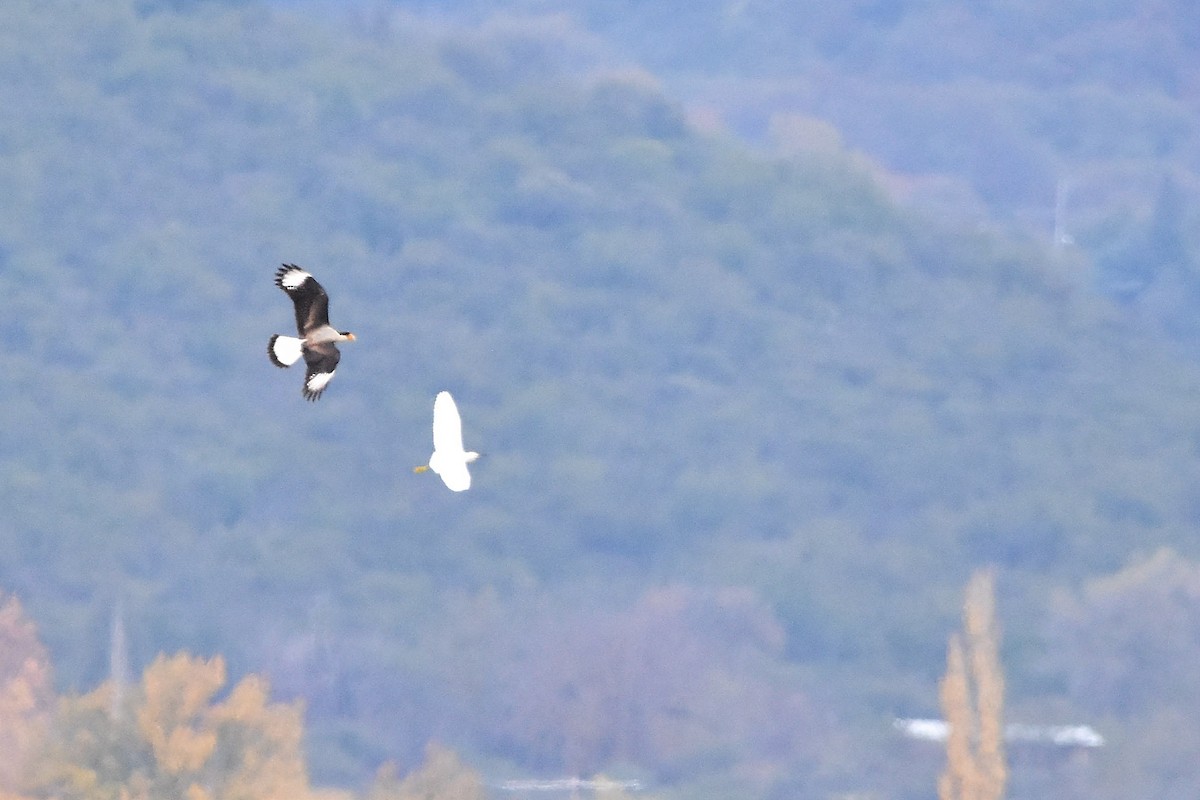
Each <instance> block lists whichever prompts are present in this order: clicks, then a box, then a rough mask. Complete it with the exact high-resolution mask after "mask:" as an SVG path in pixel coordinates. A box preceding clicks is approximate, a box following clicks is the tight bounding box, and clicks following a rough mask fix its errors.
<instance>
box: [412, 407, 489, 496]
mask: <svg viewBox="0 0 1200 800" xmlns="http://www.w3.org/2000/svg"><path fill="white" fill-rule="evenodd" d="M477 458H479V453H476V452H475V451H474V450H463V439H462V417H460V416H459V415H458V406H456V405H455V404H454V398H453V397H451V396H450V393H449V392H438V395H437V397H435V398H434V400H433V454H432V455H431V456H429V463H428V464H424V465H422V466H419V467H413V472H424V471H425V470H433V471H434V472H435V473H437V474H438V475H439V476H441V478H442V482H443V483H445V484H446V486H447V487H449V489H450V491H452V492H461V491H465V490H466V489H469V488H471V473H470V472H468V471H467V464H470V463H471V462H472V461H474V460H475V459H477Z"/></svg>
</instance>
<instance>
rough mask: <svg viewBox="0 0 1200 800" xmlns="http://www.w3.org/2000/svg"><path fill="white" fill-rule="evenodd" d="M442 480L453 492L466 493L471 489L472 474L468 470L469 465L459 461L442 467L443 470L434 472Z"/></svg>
mask: <svg viewBox="0 0 1200 800" xmlns="http://www.w3.org/2000/svg"><path fill="white" fill-rule="evenodd" d="M434 471H435V472H437V474H438V476H439V477H440V478H441V479H442V483H444V484H446V488H447V489H449V490H450V491H452V492H465V491H466V490H467V489H470V488H471V473H470V472H469V471H468V470H467V465H466V464H465V463H463V462H461V461H458V462H456V463H454V464H451V465H449V466H447V465H441V468H440V469H438V470H434Z"/></svg>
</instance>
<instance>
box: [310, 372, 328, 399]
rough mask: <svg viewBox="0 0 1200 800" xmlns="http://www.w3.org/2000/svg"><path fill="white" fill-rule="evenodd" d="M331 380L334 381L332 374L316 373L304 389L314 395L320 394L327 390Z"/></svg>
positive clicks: (311, 376)
mask: <svg viewBox="0 0 1200 800" xmlns="http://www.w3.org/2000/svg"><path fill="white" fill-rule="evenodd" d="M331 380H333V373H332V372H314V373H313V374H312V375H310V376H309V378H308V380H307V381H306V382H305V384H304V387H305V388H306V389H308V391H310V392H312V393H313V394H319V393H320V392H323V391H324V390H325V387H326V386H328V385H329V382H330V381H331Z"/></svg>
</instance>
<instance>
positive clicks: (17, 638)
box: [0, 594, 54, 800]
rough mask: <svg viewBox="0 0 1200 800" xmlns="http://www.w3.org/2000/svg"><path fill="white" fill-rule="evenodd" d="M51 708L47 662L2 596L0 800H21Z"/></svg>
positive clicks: (17, 607)
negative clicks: (13, 799)
mask: <svg viewBox="0 0 1200 800" xmlns="http://www.w3.org/2000/svg"><path fill="white" fill-rule="evenodd" d="M53 709H54V691H53V685H52V680H51V671H50V661H49V658H48V657H47V654H46V648H45V646H44V645H43V644H42V642H41V640H40V639H39V638H38V634H37V627H36V626H35V625H34V624H33V622H31V621H30V620H29V619H28V618H27V617H26V616H25V613H24V611H23V610H22V608H21V604H20V602H19V601H18V600H17V599H16V598H15V597H11V596H8V597H5V596H4V595H3V594H0V800H10V798H17V797H19V796H20V794H19V792H20V791H21V790H22V789H23V788H24V787H25V785H26V783H27V782H28V779H29V775H28V770H29V767H30V765H31V762H32V761H33V759H34V757H35V756H36V754H37V753H39V752H40V751H41V749H42V748H43V747H44V745H45V737H46V731H47V726H48V723H49V720H50V715H51V713H52V711H53Z"/></svg>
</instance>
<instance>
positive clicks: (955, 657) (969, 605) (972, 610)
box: [938, 570, 1008, 800]
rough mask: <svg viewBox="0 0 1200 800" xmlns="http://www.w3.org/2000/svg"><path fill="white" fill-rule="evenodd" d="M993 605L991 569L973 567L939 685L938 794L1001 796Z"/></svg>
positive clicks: (1000, 698)
mask: <svg viewBox="0 0 1200 800" xmlns="http://www.w3.org/2000/svg"><path fill="white" fill-rule="evenodd" d="M995 605H996V601H995V576H994V574H993V573H992V572H991V571H990V570H981V571H978V572H976V573H975V574H974V575H973V576H972V577H971V581H970V583H969V584H968V585H967V594H966V602H965V604H964V612H963V628H964V630H963V632H962V634H954V635H953V636H951V638H950V645H949V648H948V651H947V654H946V675H945V677H943V678H942V682H941V686H940V696H941V704H942V713H943V714H944V715H945V718H946V722H947V723H948V724H949V732H948V735H947V738H946V771H945V772H944V773H942V776H941V779H940V780H939V781H938V798H939V800H1000V799H1001V798H1002V797H1004V786H1005V783H1006V781H1007V777H1008V772H1007V767H1006V765H1005V759H1004V674H1003V671H1002V669H1001V666H1000V655H999V642H1000V633H999V628H998V626H997V624H996V614H995Z"/></svg>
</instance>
